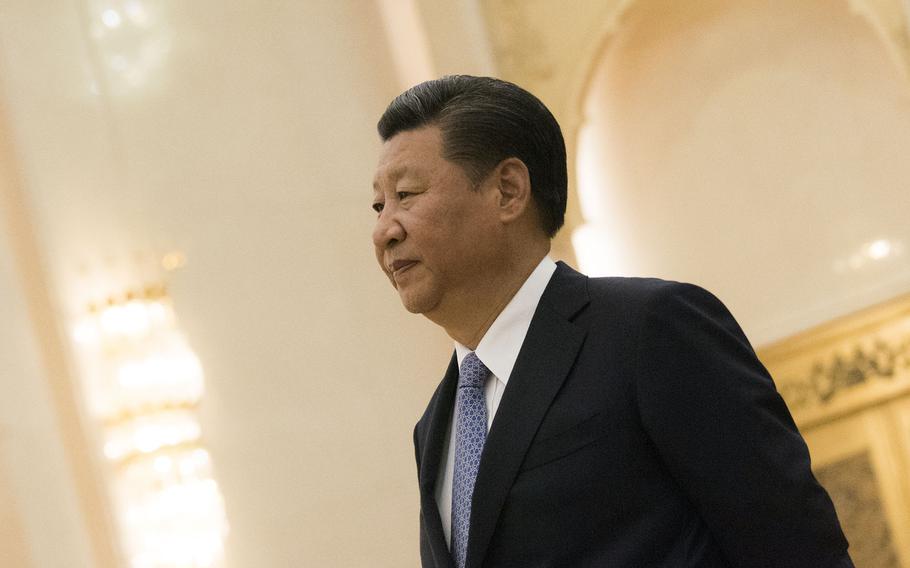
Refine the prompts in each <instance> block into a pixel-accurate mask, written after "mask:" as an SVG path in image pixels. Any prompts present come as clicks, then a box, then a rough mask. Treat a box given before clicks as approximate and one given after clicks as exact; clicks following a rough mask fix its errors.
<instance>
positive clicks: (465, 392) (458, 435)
mask: <svg viewBox="0 0 910 568" xmlns="http://www.w3.org/2000/svg"><path fill="white" fill-rule="evenodd" d="M489 374H490V370H489V369H487V368H486V367H485V366H484V364H483V363H481V362H480V359H478V358H477V355H475V354H474V353H473V352H471V353H468V355H467V356H466V357H465V358H464V361H462V362H461V368H460V369H459V376H458V395H457V397H456V400H455V406H456V408H457V409H458V412H457V414H458V418H457V420H458V423H457V424H456V425H455V474H454V476H453V479H452V547H451V549H452V557H453V558H454V559H455V566H456V567H457V568H464V562H465V554H466V553H467V551H468V527H469V526H470V522H471V496H472V495H474V481H475V480H476V479H477V471H478V469H479V468H480V453H481V451H483V443H484V441H485V440H486V438H487V404H486V402H485V401H484V396H483V386H484V385H483V384H484V381H486V379H487V376H488V375H489Z"/></svg>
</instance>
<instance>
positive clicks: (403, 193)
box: [396, 191, 414, 201]
mask: <svg viewBox="0 0 910 568" xmlns="http://www.w3.org/2000/svg"><path fill="white" fill-rule="evenodd" d="M396 195H398V200H399V201H401V200H402V199H404V198H405V197H408V196H409V195H414V194H413V193H411V192H410V191H399V192H398V193H397V194H396Z"/></svg>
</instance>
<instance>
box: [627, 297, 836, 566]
mask: <svg viewBox="0 0 910 568" xmlns="http://www.w3.org/2000/svg"><path fill="white" fill-rule="evenodd" d="M638 359H639V360H638V366H637V367H638V369H639V370H640V371H639V373H640V375H639V376H638V377H637V378H636V383H635V384H636V387H635V396H636V401H637V404H638V408H639V412H640V415H641V420H642V424H643V425H644V428H645V430H646V432H647V433H648V436H649V437H650V438H651V440H652V441H653V443H654V445H655V447H656V449H657V451H658V454H659V455H660V457H661V459H662V460H663V461H664V463H665V465H666V467H667V468H668V470H669V471H670V473H671V475H672V476H673V477H674V478H675V479H676V481H677V482H678V483H679V485H680V487H681V488H682V490H683V492H684V493H685V494H686V496H687V497H688V498H689V499H690V500H691V501H692V503H693V504H694V506H695V508H696V509H697V510H698V511H699V513H700V514H701V516H702V518H703V520H704V521H705V523H706V525H707V526H708V528H709V530H710V531H711V532H712V534H713V535H714V537H715V539H716V540H717V542H718V543H719V545H720V546H721V548H722V550H723V551H724V554H725V556H726V557H727V559H728V560H729V561H730V562H731V564H732V565H734V566H743V567H771V566H773V567H775V568H791V567H792V568H797V567H798V568H805V567H809V566H812V567H817V568H834V567H837V568H849V567H851V566H852V563H851V561H850V559H849V556H848V555H847V552H846V550H847V541H846V539H845V538H844V536H843V532H842V531H841V527H840V524H839V522H838V520H837V516H836V514H835V511H834V505H833V504H832V502H831V499H830V498H829V497H828V494H827V493H826V492H825V490H824V489H823V488H822V487H821V486H820V485H819V484H818V482H817V481H816V479H815V477H814V476H813V474H812V471H811V469H810V462H809V452H808V449H807V447H806V444H805V442H804V441H803V439H802V437H801V436H800V433H799V431H798V430H797V428H796V425H795V423H794V421H793V418H792V417H791V415H790V412H789V410H788V409H787V407H786V405H785V403H784V401H783V399H782V398H781V396H780V395H779V394H778V393H777V390H776V389H775V387H774V383H773V381H772V379H771V377H770V376H769V375H768V372H767V371H766V370H765V368H764V367H763V366H762V364H761V363H760V362H759V360H758V358H757V357H756V355H755V353H754V351H753V350H752V347H751V346H750V345H749V342H748V340H747V339H746V337H745V335H744V334H743V332H742V330H741V329H740V327H739V325H738V324H737V323H736V321H735V320H734V319H733V316H731V315H730V313H729V312H728V311H727V309H726V308H725V307H724V306H723V304H721V302H720V301H719V300H718V299H717V298H715V297H714V296H712V295H711V294H710V293H708V292H706V291H705V290H703V289H701V288H698V287H697V286H692V285H685V284H673V285H669V286H667V287H665V288H664V289H663V290H662V291H660V292H658V293H656V294H655V295H654V297H653V298H652V299H651V300H650V301H649V304H648V306H647V309H646V316H645V317H644V318H643V321H642V327H641V328H640V338H639V341H638Z"/></svg>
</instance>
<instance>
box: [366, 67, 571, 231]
mask: <svg viewBox="0 0 910 568" xmlns="http://www.w3.org/2000/svg"><path fill="white" fill-rule="evenodd" d="M424 126H438V127H439V129H440V131H441V132H442V140H443V149H442V153H443V157H444V158H445V159H447V160H449V161H452V162H454V163H456V164H458V165H459V166H460V167H461V168H462V169H464V171H465V173H466V174H467V175H468V178H469V179H471V181H472V182H473V183H474V184H475V185H476V184H479V183H480V182H481V181H482V180H483V178H484V177H486V176H487V175H488V174H489V173H490V172H491V171H492V170H493V168H495V167H496V165H497V164H499V163H500V162H501V161H502V160H505V159H506V158H513V157H514V158H518V159H519V160H521V161H522V162H524V164H525V166H527V168H528V173H529V174H530V178H531V195H532V198H533V199H534V201H535V203H536V204H537V208H538V210H539V211H540V217H541V222H542V223H543V229H544V231H546V233H547V235H549V236H550V237H552V236H553V235H555V234H556V231H558V230H559V228H560V227H561V226H562V224H563V221H564V220H565V213H566V193H567V186H568V181H567V173H566V145H565V141H564V140H563V137H562V131H561V130H560V128H559V123H557V122H556V119H555V118H554V117H553V114H552V113H550V111H549V110H548V109H547V107H546V106H544V104H543V103H542V102H540V100H539V99H538V98H537V97H535V96H534V95H532V94H531V93H529V92H528V91H526V90H524V89H522V88H521V87H519V86H518V85H515V84H514V83H510V82H508V81H503V80H501V79H494V78H492V77H473V76H471V75H449V76H446V77H442V78H440V79H434V80H432V81H426V82H424V83H420V84H419V85H415V86H413V87H411V88H410V89H408V90H407V91H405V92H403V93H401V94H400V95H398V96H397V97H395V99H394V100H393V101H392V102H391V103H390V104H389V106H388V108H386V110H385V112H384V113H383V114H382V118H380V119H379V124H378V125H377V129H378V130H379V136H380V137H381V138H382V140H383V141H386V140H389V139H390V138H392V137H393V136H395V135H396V134H398V133H400V132H404V131H407V130H413V129H416V128H421V127H424Z"/></svg>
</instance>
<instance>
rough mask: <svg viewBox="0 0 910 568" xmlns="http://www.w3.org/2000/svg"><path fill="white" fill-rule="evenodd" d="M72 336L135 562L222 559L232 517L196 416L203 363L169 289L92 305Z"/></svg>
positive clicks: (192, 565) (197, 565)
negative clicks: (226, 509) (180, 325)
mask: <svg viewBox="0 0 910 568" xmlns="http://www.w3.org/2000/svg"><path fill="white" fill-rule="evenodd" d="M166 258H167V257H166ZM73 338H74V340H75V342H76V344H77V346H78V348H79V352H80V354H81V355H82V361H83V366H84V372H83V378H84V383H85V387H86V388H85V391H86V397H87V402H88V408H89V411H90V413H91V415H92V416H93V417H94V418H95V419H96V420H97V421H98V423H99V424H100V427H101V432H102V438H103V444H104V447H103V453H104V456H105V457H106V458H107V460H108V462H109V463H110V464H111V466H112V467H111V472H112V475H111V481H112V485H113V487H112V495H113V500H114V503H115V508H116V511H117V518H118V521H119V524H120V529H121V533H122V535H123V539H124V548H125V550H126V552H127V555H128V558H129V561H130V565H131V566H133V567H134V568H165V567H174V568H177V567H180V568H209V567H217V566H220V565H222V559H223V550H224V539H225V537H226V535H227V530H228V526H227V519H226V517H225V512H224V503H223V500H222V496H221V492H220V490H219V488H218V485H217V483H216V482H215V480H214V479H213V476H212V470H211V460H210V458H209V453H208V452H207V451H206V449H205V447H204V445H203V443H202V440H201V428H200V425H199V419H198V416H197V408H198V404H199V402H200V400H201V398H202V395H203V390H204V381H203V373H202V367H201V365H200V363H199V360H198V358H197V357H196V355H195V353H193V351H192V350H191V349H190V347H189V344H188V343H187V341H186V338H185V337H184V335H183V333H182V332H181V331H180V329H179V328H178V326H177V320H176V317H175V314H174V310H173V306H172V303H171V300H170V298H169V297H168V295H167V292H166V290H165V288H164V286H160V285H158V286H150V287H146V288H144V289H142V290H138V291H131V292H127V293H125V294H123V295H121V296H119V297H118V296H111V297H108V298H106V299H105V300H104V301H103V302H101V303H98V304H94V305H91V306H90V307H89V309H88V310H87V313H86V314H85V316H84V317H83V318H82V320H81V321H79V322H78V324H77V325H76V326H75V328H74V332H73Z"/></svg>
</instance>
